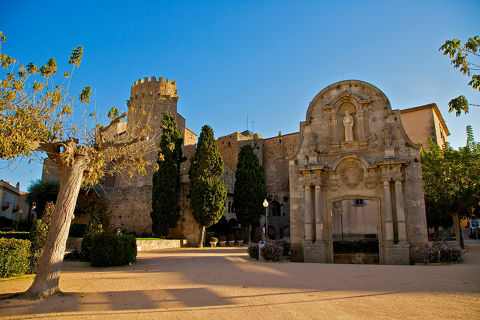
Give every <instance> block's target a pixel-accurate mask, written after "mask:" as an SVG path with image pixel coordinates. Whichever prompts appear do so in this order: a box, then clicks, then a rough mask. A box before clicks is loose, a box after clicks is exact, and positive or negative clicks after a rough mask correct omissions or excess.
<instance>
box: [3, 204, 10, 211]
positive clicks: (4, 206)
mask: <svg viewBox="0 0 480 320" xmlns="http://www.w3.org/2000/svg"><path fill="white" fill-rule="evenodd" d="M8 208H10V202H4V203H3V204H2V211H4V210H7V209H8Z"/></svg>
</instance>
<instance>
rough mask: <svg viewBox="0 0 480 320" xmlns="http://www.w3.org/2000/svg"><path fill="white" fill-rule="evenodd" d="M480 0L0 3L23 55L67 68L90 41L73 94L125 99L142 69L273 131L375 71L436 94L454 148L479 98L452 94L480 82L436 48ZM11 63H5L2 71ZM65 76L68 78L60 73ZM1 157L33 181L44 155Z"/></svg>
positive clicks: (205, 103)
mask: <svg viewBox="0 0 480 320" xmlns="http://www.w3.org/2000/svg"><path fill="white" fill-rule="evenodd" d="M478 12H480V2H479V1H358V0H357V1H137V2H135V1H115V2H108V1H104V2H101V3H100V2H99V1H98V2H97V1H80V2H68V1H22V0H15V1H7V0H3V1H2V2H1V3H0V30H1V31H3V33H4V35H5V36H6V37H7V43H5V44H4V45H3V46H2V53H6V54H8V55H10V56H13V57H14V58H16V59H17V60H19V61H20V62H21V63H23V64H28V63H29V62H33V63H35V64H37V65H43V64H45V63H46V62H47V61H48V59H49V58H51V57H55V58H56V60H57V64H58V70H59V72H60V73H61V72H64V71H68V72H69V71H70V69H71V68H70V66H69V65H68V58H69V55H70V52H71V51H72V50H73V49H74V48H75V46H83V48H84V55H83V60H82V64H81V65H80V68H79V69H76V70H75V72H74V74H73V80H72V85H71V87H70V90H69V91H70V93H72V95H74V96H76V97H78V94H79V93H80V90H81V88H82V87H84V86H91V87H92V90H94V95H95V96H94V98H93V99H92V101H91V103H90V106H89V108H91V109H92V110H93V109H94V108H95V107H96V108H97V109H98V110H102V111H107V110H108V109H110V107H111V106H115V107H117V108H119V109H120V110H121V111H124V110H126V100H127V99H128V98H129V95H130V87H131V85H132V84H133V83H134V82H135V81H136V80H138V79H140V78H145V77H151V76H156V77H164V78H165V79H167V78H168V79H172V81H177V89H178V91H179V96H180V99H179V101H178V112H179V113H180V114H181V115H182V116H183V117H184V118H185V119H186V124H187V127H188V128H190V129H191V130H193V131H194V132H196V133H197V134H198V133H200V129H201V127H202V126H203V125H204V124H208V125H210V126H211V127H212V128H213V130H214V131H215V135H216V137H219V136H222V135H226V134H229V133H232V132H235V131H243V130H245V129H246V128H247V114H248V119H249V124H248V125H249V129H250V130H252V121H254V131H255V132H258V133H260V134H261V135H263V137H264V138H268V137H272V136H276V135H277V134H278V132H279V131H282V133H283V134H287V133H292V132H297V131H298V130H299V122H300V121H304V120H305V113H306V110H307V107H308V104H309V102H310V101H311V100H312V99H313V97H314V96H315V95H316V94H317V93H318V92H319V91H320V90H322V89H323V88H324V87H326V86H328V85H330V84H332V83H335V82H337V81H341V80H343V79H345V80H347V79H358V80H362V81H366V82H369V83H371V84H373V85H375V86H376V87H378V88H379V89H380V90H382V91H383V92H384V93H385V94H386V95H387V97H388V98H389V99H390V102H391V105H392V108H393V109H406V108H410V107H415V106H420V105H424V104H428V103H432V102H434V103H436V104H437V105H438V106H439V108H440V110H441V112H442V114H443V117H444V119H445V120H446V122H447V126H448V128H449V130H450V132H451V136H450V137H449V141H450V142H451V144H452V145H453V146H454V147H459V146H463V145H465V140H466V134H465V127H466V126H467V125H468V124H470V125H472V126H473V128H474V131H475V132H476V133H477V140H479V139H478V137H480V131H479V130H480V126H479V125H478V119H479V115H480V109H479V108H478V107H473V108H472V110H471V112H470V113H469V114H468V115H462V116H461V117H459V118H457V117H455V115H454V114H449V113H448V112H447V110H448V101H450V99H452V98H454V97H457V96H458V95H461V94H463V95H465V96H466V97H467V98H468V99H469V101H470V102H471V103H476V104H480V92H478V91H475V90H473V89H472V88H470V87H468V86H467V83H468V82H469V79H468V78H467V77H465V76H463V75H461V74H460V73H459V72H458V70H454V69H453V68H452V66H451V65H450V64H449V59H448V58H447V57H445V56H442V54H441V53H440V52H439V51H438V48H439V47H440V46H441V45H442V44H443V43H444V42H445V40H447V39H448V40H450V39H453V38H457V39H463V40H466V39H467V38H469V37H473V36H475V35H479V30H480V28H479V27H480V22H479V21H478ZM3 74H4V73H2V75H3ZM58 78H61V77H60V76H59V77H58ZM27 162H28V161H22V163H21V164H20V165H19V166H16V169H15V170H13V169H14V167H13V166H8V167H7V166H6V164H5V163H1V166H0V178H1V179H4V180H7V181H10V182H12V183H16V182H17V181H20V184H21V190H26V188H27V186H28V185H29V184H30V180H35V179H39V178H40V177H41V165H39V164H35V163H32V164H30V165H27Z"/></svg>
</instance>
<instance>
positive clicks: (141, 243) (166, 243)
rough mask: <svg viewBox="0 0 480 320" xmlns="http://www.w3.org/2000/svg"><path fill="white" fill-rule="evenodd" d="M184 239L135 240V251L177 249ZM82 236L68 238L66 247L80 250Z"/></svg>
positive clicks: (185, 242)
mask: <svg viewBox="0 0 480 320" xmlns="http://www.w3.org/2000/svg"><path fill="white" fill-rule="evenodd" d="M187 243H188V242H187V240H186V239H180V240H137V251H152V250H162V249H177V248H183V247H186V246H187ZM81 246H82V238H68V240H67V249H72V250H73V249H77V250H80V248H81Z"/></svg>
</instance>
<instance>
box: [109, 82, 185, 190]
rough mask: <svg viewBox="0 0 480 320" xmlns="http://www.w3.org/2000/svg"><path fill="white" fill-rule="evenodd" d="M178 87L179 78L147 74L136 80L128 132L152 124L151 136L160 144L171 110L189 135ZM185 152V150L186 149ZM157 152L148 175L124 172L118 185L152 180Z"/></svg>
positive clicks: (119, 178) (128, 101)
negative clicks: (179, 109) (165, 116)
mask: <svg viewBox="0 0 480 320" xmlns="http://www.w3.org/2000/svg"><path fill="white" fill-rule="evenodd" d="M177 94H178V90H177V86H176V81H173V82H172V81H171V80H170V79H167V81H166V82H165V81H164V80H163V78H159V79H158V81H157V79H156V77H151V78H148V77H147V78H144V79H139V80H137V81H135V83H134V84H133V85H132V88H131V93H130V99H129V100H127V106H128V116H127V123H126V134H130V135H132V136H138V132H139V130H142V129H144V128H146V126H147V124H148V125H149V126H150V133H149V139H150V140H153V141H155V144H156V145H158V144H159V143H160V139H161V133H162V117H163V111H167V112H169V113H171V114H172V115H173V116H174V117H175V118H176V121H177V126H178V127H179V128H180V130H181V132H182V136H185V119H184V118H183V117H182V116H181V115H179V114H178V113H177V101H178V95H177ZM184 152H185V150H184ZM156 158H157V154H156V153H152V154H151V155H150V156H148V157H147V160H149V161H151V163H152V165H151V166H148V167H147V174H146V175H144V176H141V175H138V174H136V175H134V176H133V177H132V178H129V177H127V175H126V174H121V175H120V176H119V177H118V178H117V179H116V180H117V182H116V184H115V185H116V186H119V187H128V186H137V187H141V186H144V185H151V184H152V175H153V169H152V168H153V163H155V162H156Z"/></svg>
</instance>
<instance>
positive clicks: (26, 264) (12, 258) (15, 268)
mask: <svg viewBox="0 0 480 320" xmlns="http://www.w3.org/2000/svg"><path fill="white" fill-rule="evenodd" d="M29 258H30V241H28V240H19V239H0V276H1V277H4V278H7V277H11V276H16V275H21V274H25V273H27V272H28V271H30V259H29Z"/></svg>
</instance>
